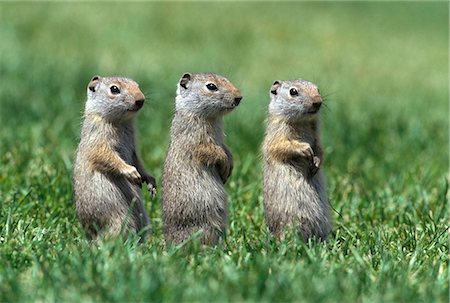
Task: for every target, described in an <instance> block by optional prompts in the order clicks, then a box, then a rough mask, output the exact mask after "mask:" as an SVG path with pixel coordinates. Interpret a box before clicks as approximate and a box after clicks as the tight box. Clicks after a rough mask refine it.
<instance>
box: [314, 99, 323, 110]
mask: <svg viewBox="0 0 450 303" xmlns="http://www.w3.org/2000/svg"><path fill="white" fill-rule="evenodd" d="M312 106H313V108H314V109H315V110H319V108H320V107H321V106H322V101H318V102H314V103H313V104H312Z"/></svg>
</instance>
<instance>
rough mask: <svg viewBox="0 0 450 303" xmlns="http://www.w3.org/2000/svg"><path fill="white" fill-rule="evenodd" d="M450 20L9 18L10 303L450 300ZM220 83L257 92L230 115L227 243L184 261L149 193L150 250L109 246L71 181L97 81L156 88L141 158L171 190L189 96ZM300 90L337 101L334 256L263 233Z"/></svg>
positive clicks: (417, 6)
mask: <svg viewBox="0 0 450 303" xmlns="http://www.w3.org/2000/svg"><path fill="white" fill-rule="evenodd" d="M448 17H449V7H448V3H445V2H431V3H425V2H395V3H387V2H319V3H313V2H279V3H278V2H149V3H142V2H93V3H88V2H76V3H70V2H68V3H57V2H47V3H37V2H26V3H25V2H23V3H8V2H2V3H0V38H1V40H0V56H1V57H0V118H1V127H0V140H1V141H0V142H1V143H0V157H1V158H0V159H1V164H0V165H1V166H0V186H1V187H0V257H1V263H2V264H0V293H2V294H1V295H0V301H11V300H14V301H16V300H21V299H22V300H34V299H36V298H37V299H41V300H45V301H47V300H50V301H52V300H58V299H63V300H68V301H78V300H80V299H82V300H88V301H91V300H94V301H96V300H97V301H98V300H100V301H124V300H132V301H141V300H156V301H161V300H169V301H171V300H194V301H235V300H238V301H241V300H250V301H260V300H262V301H274V300H275V301H300V300H301V299H303V300H305V301H311V302H324V301H327V302H335V301H336V300H344V301H352V302H355V301H369V302H372V301H380V302H381V301H384V302H385V301H386V300H387V301H424V302H432V301H442V300H445V298H446V297H447V296H448V257H447V253H448V225H449V224H448V203H447V202H448V191H447V187H448V185H447V183H448V182H447V178H448V165H449V151H448V149H449V122H448V115H449V102H448V97H449V95H448V94H449V89H448V81H449V78H448V69H449V61H448V34H449V30H448ZM204 71H207V72H215V73H218V74H222V75H224V76H226V77H228V78H229V79H230V80H231V81H232V82H233V83H234V84H235V85H236V86H237V87H238V88H240V89H241V91H242V93H243V96H244V99H243V101H242V103H241V105H240V106H239V107H238V108H237V109H236V110H235V111H234V112H232V113H230V114H229V115H228V116H227V117H226V118H225V126H226V134H227V138H226V140H227V143H228V145H229V146H230V148H231V150H232V151H233V154H234V158H235V170H234V173H233V176H232V178H231V180H230V182H229V183H228V185H227V191H228V193H229V197H230V198H229V210H230V228H229V232H228V239H227V241H226V242H225V243H223V244H222V246H220V247H218V248H216V249H210V250H206V251H205V250H202V249H200V248H198V247H191V248H189V249H188V250H187V252H186V251H183V252H180V251H178V250H176V249H172V248H167V249H168V252H167V251H166V248H165V246H164V241H163V240H162V235H161V220H160V198H159V195H158V197H157V198H156V199H154V200H150V197H149V196H148V194H145V197H146V200H147V201H148V202H147V205H146V207H147V210H148V211H149V214H150V218H151V220H152V230H153V237H152V239H150V242H149V243H146V244H145V245H142V246H139V247H135V246H133V245H131V244H127V245H131V246H125V247H123V245H122V244H121V243H109V244H108V245H110V246H105V247H103V250H102V249H100V250H98V251H97V250H96V249H95V248H92V247H90V246H89V245H88V244H86V241H85V239H84V235H83V232H82V230H81V229H80V227H79V225H78V222H77V220H76V216H75V212H74V207H73V204H72V185H71V173H72V161H73V156H74V152H75V149H76V146H77V144H78V140H79V131H80V121H81V114H82V111H83V107H84V102H85V98H86V86H87V83H88V81H89V79H90V78H91V77H92V76H93V75H95V74H99V75H103V76H107V75H121V76H127V77H130V78H133V79H134V80H136V81H137V82H138V83H139V84H140V87H141V89H142V90H143V91H144V93H145V94H146V97H147V102H146V104H145V106H144V108H143V109H142V111H141V112H140V113H139V115H138V118H137V121H136V122H137V124H136V125H137V127H138V129H139V138H138V140H139V150H140V154H141V156H142V158H143V160H144V163H145V164H146V167H147V168H148V170H149V171H150V172H152V173H153V174H154V175H155V176H156V177H157V181H158V183H159V184H161V170H162V164H163V161H164V157H165V152H166V149H167V146H168V140H169V136H168V133H169V127H170V121H171V116H172V113H173V107H174V106H173V102H174V97H175V87H176V83H177V81H178V79H179V78H180V76H181V75H182V73H183V72H204ZM295 78H303V79H307V80H310V81H313V82H315V83H316V84H317V85H318V86H319V87H320V91H321V93H322V94H323V95H324V97H325V100H326V107H325V108H323V110H322V117H321V118H322V142H323V145H324V149H325V163H324V169H325V174H326V176H327V180H328V192H329V196H330V201H331V204H332V206H333V208H334V209H335V212H334V213H333V218H334V221H335V224H334V227H335V228H334V230H335V232H334V234H333V236H331V238H330V240H329V242H328V243H322V244H316V245H314V244H311V243H309V244H303V243H301V242H299V241H298V240H297V239H290V240H285V241H283V242H282V243H277V242H275V241H274V240H273V239H271V238H270V237H269V235H268V234H267V230H266V229H265V226H264V220H263V211H262V197H261V163H260V144H261V142H262V138H263V135H264V130H265V118H266V112H267V105H268V100H269V95H268V92H269V88H270V85H271V83H272V82H273V81H274V80H276V79H282V80H283V79H295ZM105 251H107V252H108V253H107V252H105ZM98 264H100V265H98ZM93 268H95V269H93ZM179 268H182V272H183V274H182V276H178V270H179ZM311 276H313V277H314V278H313V279H312V278H311ZM121 279H123V280H121ZM155 281H156V282H155ZM111 283H112V284H114V285H111ZM78 285H81V286H78ZM116 285H117V286H116ZM245 289H247V290H245Z"/></svg>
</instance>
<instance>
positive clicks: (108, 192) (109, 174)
mask: <svg viewBox="0 0 450 303" xmlns="http://www.w3.org/2000/svg"><path fill="white" fill-rule="evenodd" d="M144 100H145V97H144V94H143V93H142V92H141V90H140V89H139V86H138V84H137V83H136V82H135V81H133V80H131V79H127V78H122V77H100V76H94V77H93V78H92V80H91V81H90V82H89V85H88V87H87V102H86V106H85V112H84V120H83V124H82V129H81V139H80V143H79V146H78V150H77V153H76V159H75V163H74V176H73V184H74V192H75V205H76V211H77V215H78V218H79V220H80V222H81V224H82V226H83V228H84V230H85V231H86V235H87V237H88V238H89V239H91V240H96V239H99V238H102V237H111V236H112V237H115V236H118V235H119V234H120V233H121V232H123V234H125V235H126V234H127V233H130V232H131V233H139V232H141V230H142V229H143V228H145V227H146V226H147V225H148V224H149V218H148V215H147V213H146V211H145V208H144V204H143V202H142V195H141V184H142V182H145V183H147V187H148V189H149V191H150V192H151V193H152V194H154V193H155V190H156V183H155V179H154V178H153V177H152V176H150V175H149V174H148V173H147V172H146V170H145V169H144V166H143V165H142V163H141V161H140V160H139V158H138V156H137V152H136V146H135V137H134V136H135V135H134V126H133V118H134V117H135V115H136V113H137V112H138V111H139V110H140V109H141V108H142V106H143V105H144ZM144 235H145V232H141V241H142V240H143V238H144Z"/></svg>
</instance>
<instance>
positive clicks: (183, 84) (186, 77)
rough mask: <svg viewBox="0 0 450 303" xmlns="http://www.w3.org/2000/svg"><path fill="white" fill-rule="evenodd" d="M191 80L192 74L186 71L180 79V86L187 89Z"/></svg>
mask: <svg viewBox="0 0 450 303" xmlns="http://www.w3.org/2000/svg"><path fill="white" fill-rule="evenodd" d="M189 81H191V74H190V73H185V74H184V75H183V76H182V77H181V79H180V86H181V87H183V88H184V89H187V84H188V82H189Z"/></svg>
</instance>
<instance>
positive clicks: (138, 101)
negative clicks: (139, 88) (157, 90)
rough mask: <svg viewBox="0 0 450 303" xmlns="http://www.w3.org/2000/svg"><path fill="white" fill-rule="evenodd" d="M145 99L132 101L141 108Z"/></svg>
mask: <svg viewBox="0 0 450 303" xmlns="http://www.w3.org/2000/svg"><path fill="white" fill-rule="evenodd" d="M144 101H145V99H139V100H136V101H135V102H134V103H135V104H136V105H137V106H139V108H141V107H142V106H143V105H144Z"/></svg>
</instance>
